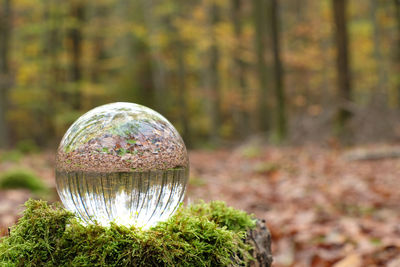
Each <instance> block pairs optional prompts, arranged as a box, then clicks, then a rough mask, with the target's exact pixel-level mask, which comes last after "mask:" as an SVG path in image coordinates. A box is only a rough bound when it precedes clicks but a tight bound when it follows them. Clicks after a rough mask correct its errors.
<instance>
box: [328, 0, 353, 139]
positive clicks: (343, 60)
mask: <svg viewBox="0 0 400 267" xmlns="http://www.w3.org/2000/svg"><path fill="white" fill-rule="evenodd" d="M332 4H333V19H334V24H335V37H336V49H337V55H336V61H337V62H336V68H337V86H338V96H339V99H338V100H339V108H338V110H337V117H336V129H335V130H336V134H337V135H338V136H339V137H340V138H341V139H342V141H346V139H348V136H349V131H348V129H347V124H348V121H349V119H350V118H351V115H352V114H351V112H350V111H349V110H348V109H347V108H346V106H347V105H348V103H349V102H350V101H351V78H350V63H349V59H350V58H349V52H348V42H349V41H348V30H347V17H346V9H347V0H332Z"/></svg>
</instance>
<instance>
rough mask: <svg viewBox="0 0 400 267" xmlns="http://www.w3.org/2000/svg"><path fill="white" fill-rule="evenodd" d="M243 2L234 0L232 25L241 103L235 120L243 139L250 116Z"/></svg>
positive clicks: (246, 133) (235, 112) (236, 75)
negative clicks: (243, 46) (243, 44)
mask: <svg viewBox="0 0 400 267" xmlns="http://www.w3.org/2000/svg"><path fill="white" fill-rule="evenodd" d="M242 4H243V3H242V0H232V24H233V29H234V33H235V39H236V46H235V49H234V54H233V61H234V76H235V77H236V79H235V82H237V83H238V85H239V94H240V101H239V103H235V107H234V120H235V128H236V129H237V133H238V134H239V135H240V136H241V137H245V136H247V135H248V134H249V121H248V120H249V116H248V111H247V105H246V102H247V101H246V100H247V88H246V63H245V62H244V60H243V59H242V43H243V36H242V35H243V34H242V14H241V12H242Z"/></svg>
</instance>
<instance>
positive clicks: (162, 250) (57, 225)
mask: <svg viewBox="0 0 400 267" xmlns="http://www.w3.org/2000/svg"><path fill="white" fill-rule="evenodd" d="M25 205H26V210H25V212H24V215H23V217H22V218H21V219H20V220H19V221H18V223H17V224H16V225H15V226H13V227H12V229H11V233H10V236H8V237H5V238H3V240H2V242H1V243H0V265H1V266H55V265H56V266H227V265H231V266H237V265H241V264H246V263H248V262H249V261H250V260H251V256H250V254H249V251H250V250H251V247H250V246H249V245H247V244H246V243H245V242H244V239H245V235H246V231H247V230H248V229H250V228H253V227H254V226H255V222H254V220H253V218H252V216H250V215H248V214H246V213H245V212H242V211H238V210H235V209H233V208H230V207H227V206H226V205H225V204H224V203H223V202H211V203H209V204H205V203H199V204H196V205H191V206H189V207H180V208H179V209H178V211H177V212H176V213H175V215H174V216H172V217H171V218H170V219H169V220H168V221H166V222H161V223H159V224H158V225H157V226H155V227H153V228H151V229H150V230H147V231H144V230H141V229H137V228H135V227H131V228H127V227H124V226H118V225H115V224H112V225H111V226H110V227H101V226H99V225H88V226H84V225H82V224H80V223H79V221H78V220H77V219H76V217H75V216H74V215H73V214H72V213H70V212H68V211H66V210H64V209H63V208H61V207H60V205H58V204H56V205H53V206H49V205H48V204H47V203H46V202H44V201H34V200H29V201H28V202H27V203H26V204H25Z"/></svg>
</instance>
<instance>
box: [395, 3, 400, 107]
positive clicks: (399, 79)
mask: <svg viewBox="0 0 400 267" xmlns="http://www.w3.org/2000/svg"><path fill="white" fill-rule="evenodd" d="M394 4H395V8H396V21H397V34H396V45H395V47H397V49H396V50H397V51H396V52H395V53H396V57H395V58H396V60H395V68H394V69H395V71H394V75H395V76H396V75H397V76H396V77H395V78H396V80H395V82H396V84H395V86H396V91H397V98H398V107H400V75H399V73H400V0H394Z"/></svg>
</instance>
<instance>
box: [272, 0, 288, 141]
mask: <svg viewBox="0 0 400 267" xmlns="http://www.w3.org/2000/svg"><path fill="white" fill-rule="evenodd" d="M270 1H271V15H270V19H271V33H272V34H271V37H272V51H273V56H274V74H275V75H274V76H275V77H274V81H275V84H274V85H275V97H276V110H275V114H276V130H275V138H276V141H278V142H281V141H282V140H284V139H285V137H286V133H287V129H286V113H285V91H284V84H283V68H282V60H281V47H280V22H279V6H278V0H270Z"/></svg>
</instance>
